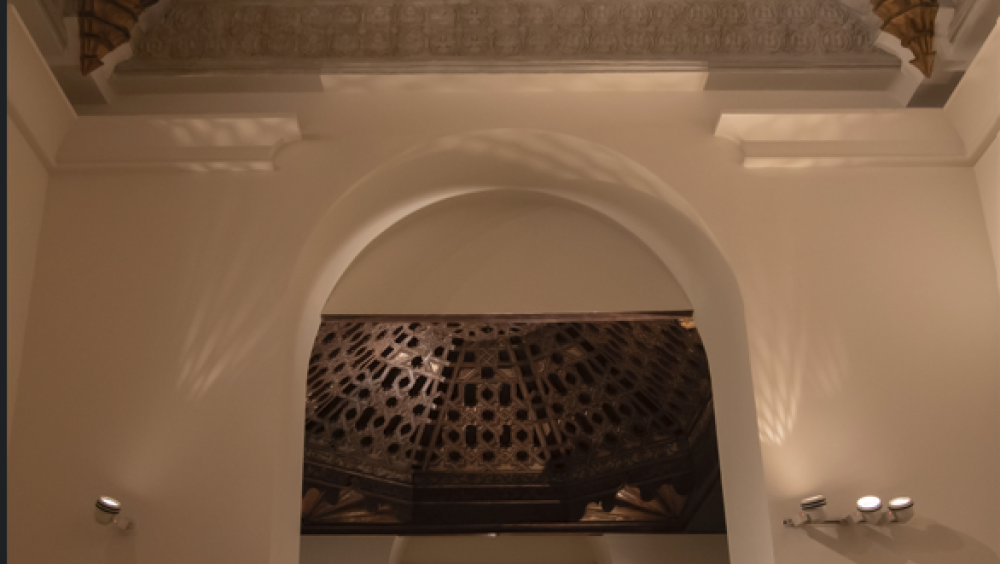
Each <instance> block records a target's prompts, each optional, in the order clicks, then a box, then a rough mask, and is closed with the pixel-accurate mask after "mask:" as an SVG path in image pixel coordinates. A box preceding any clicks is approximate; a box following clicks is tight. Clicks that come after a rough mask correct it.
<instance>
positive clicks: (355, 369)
mask: <svg viewBox="0 0 1000 564" xmlns="http://www.w3.org/2000/svg"><path fill="white" fill-rule="evenodd" d="M685 325H686V326H688V327H691V328H685ZM711 422H712V411H711V383H710V380H709V371H708V362H707V358H706V356H705V351H704V348H703V347H702V345H701V342H700V338H699V337H698V333H697V331H696V330H695V329H694V328H693V326H691V325H690V324H689V322H688V321H687V320H684V319H678V318H674V317H660V318H656V317H649V318H643V319H632V320H615V321H595V320H587V319H579V320H565V321H548V320H531V319H528V320H511V319H504V318H499V319H489V320H484V319H476V320H469V319H461V320H457V319H455V320H444V319H442V320H437V319H432V320H423V321H412V322H405V321H400V320H385V319H371V320H365V319H358V318H353V319H344V318H337V317H332V316H328V317H325V318H324V320H323V323H322V325H321V327H320V330H319V333H318V335H317V338H316V342H315V346H314V350H313V355H312V358H311V359H310V367H309V376H308V402H307V414H306V474H307V476H306V477H307V481H308V480H309V479H310V478H312V479H314V480H317V481H319V482H324V483H327V484H331V485H335V483H336V482H337V480H338V479H339V480H340V484H339V485H340V489H339V490H338V491H339V492H340V493H338V494H337V495H338V498H337V499H338V500H341V501H343V500H347V499H354V498H352V497H351V496H352V495H353V496H357V495H361V496H362V497H363V496H364V494H366V493H367V495H368V497H369V499H377V500H380V502H382V503H384V504H389V505H391V506H394V507H397V509H400V510H399V511H397V512H396V514H397V515H399V516H401V517H400V518H401V519H402V520H404V521H405V520H407V519H411V518H413V515H414V513H413V512H414V511H416V512H417V514H420V501H421V500H424V501H428V500H430V499H433V500H434V501H436V502H441V503H448V502H452V503H459V502H461V501H462V499H465V500H469V499H472V498H475V499H476V500H478V501H491V499H490V496H492V495H494V494H496V495H499V496H500V497H501V498H503V499H495V500H493V501H497V502H500V501H507V502H513V501H524V500H525V499H535V500H541V499H547V498H555V499H556V500H559V501H564V502H566V503H567V504H569V505H573V507H574V508H576V509H578V511H575V513H574V516H575V517H576V518H577V519H579V518H580V517H582V512H583V508H584V507H585V506H586V504H587V503H590V502H595V501H599V500H601V499H605V500H613V499H615V496H616V494H618V493H619V492H621V491H623V490H622V488H623V487H625V486H629V485H630V486H631V487H633V488H636V489H635V492H637V493H636V495H639V492H640V490H641V493H642V494H643V496H644V497H646V498H647V501H648V500H649V498H652V496H653V495H654V494H653V492H655V490H656V489H657V488H660V487H662V486H663V484H664V483H665V482H667V481H669V480H668V478H670V479H673V478H676V475H679V474H683V473H684V471H685V468H686V467H684V461H685V460H687V457H689V456H690V452H691V446H692V444H694V443H696V442H697V441H698V440H699V439H700V437H701V435H702V434H703V433H704V431H705V429H706V428H707V427H708V426H710V424H711ZM712 438H713V440H714V435H713V437H712ZM311 466H312V468H311ZM318 468H319V469H318ZM553 485H558V486H559V488H560V489H558V491H557V490H553V489H552V487H553ZM456 486H462V487H463V488H464V489H465V491H464V493H463V494H461V495H457V496H456V495H455V487H456ZM497 486H504V487H506V488H507V490H506V491H504V492H503V493H502V494H501V493H500V492H499V490H498V489H497ZM500 489H503V488H500ZM345 492H350V495H348V493H345ZM487 492H492V493H487ZM345 495H347V497H344V496H345ZM484 496H485V497H484ZM617 499H619V500H621V499H624V498H623V497H622V496H621V495H619V496H618V498H617ZM326 503H327V504H328V505H331V506H334V505H336V503H337V502H335V501H334V500H327V501H326ZM369 505H370V509H372V510H377V509H378V508H379V505H378V503H370V504H369ZM608 505H613V501H611V502H609V503H608ZM383 509H385V508H383ZM654 513H655V511H654ZM559 518H560V519H561V518H562V517H559ZM590 520H595V519H590Z"/></svg>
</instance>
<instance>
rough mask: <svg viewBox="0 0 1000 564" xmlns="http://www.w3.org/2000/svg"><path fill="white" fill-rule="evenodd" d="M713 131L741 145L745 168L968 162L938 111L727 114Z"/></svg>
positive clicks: (951, 164) (960, 164) (957, 164)
mask: <svg viewBox="0 0 1000 564" xmlns="http://www.w3.org/2000/svg"><path fill="white" fill-rule="evenodd" d="M715 134H716V135H717V136H719V137H724V138H726V139H729V140H730V141H733V142H734V143H736V144H737V145H739V146H740V148H741V149H742V150H743V157H744V158H743V165H744V166H746V167H748V168H807V167H834V166H893V165H896V166H915V165H927V166H966V165H967V164H968V162H967V161H968V159H967V155H966V151H965V147H964V145H963V143H962V140H961V138H960V137H959V136H958V134H957V133H956V132H955V129H954V127H952V124H951V122H950V121H949V120H948V119H947V118H946V116H945V114H944V111H943V110H940V109H919V110H906V109H900V110H896V109H893V110H871V111H865V110H852V111H836V112H829V111H824V112H787V113H767V114H765V113H727V114H723V115H722V116H721V117H720V119H719V124H718V126H717V127H716V129H715Z"/></svg>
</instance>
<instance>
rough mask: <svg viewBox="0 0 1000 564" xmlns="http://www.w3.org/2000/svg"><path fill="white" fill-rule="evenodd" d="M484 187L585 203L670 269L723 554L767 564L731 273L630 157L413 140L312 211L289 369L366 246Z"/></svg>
mask: <svg viewBox="0 0 1000 564" xmlns="http://www.w3.org/2000/svg"><path fill="white" fill-rule="evenodd" d="M493 190H527V191H532V192H537V193H541V194H546V195H550V196H553V197H555V198H558V199H562V200H565V201H569V202H573V203H576V204H579V205H583V206H585V207H587V208H590V209H592V210H594V211H595V212H597V213H600V214H602V215H603V216H605V217H607V218H609V219H610V220H612V221H614V222H616V223H618V224H619V225H621V226H622V227H623V228H625V229H627V230H628V231H630V232H631V233H632V234H633V235H635V236H636V237H637V238H638V239H639V240H640V241H642V242H643V243H645V244H646V246H647V247H648V248H649V249H650V250H651V251H652V252H653V253H654V254H655V255H656V256H657V257H658V258H659V259H660V260H661V261H662V262H663V264H664V265H665V266H666V267H667V268H668V269H669V270H670V271H671V272H672V273H673V274H674V276H676V278H677V280H678V282H679V283H680V285H681V287H682V288H683V290H684V291H685V293H687V295H688V297H689V298H690V300H691V303H692V305H693V306H694V310H695V312H696V317H697V320H698V324H699V329H700V331H701V333H702V336H703V339H704V340H705V342H706V345H707V350H708V354H709V359H710V363H711V364H712V376H713V388H714V390H713V395H714V397H715V403H716V424H717V427H718V438H719V450H720V457H721V459H722V478H723V488H724V490H725V492H726V514H727V523H728V529H729V533H728V537H729V538H728V542H729V547H730V554H731V555H732V558H733V562H734V564H739V563H741V562H773V559H774V557H773V548H772V545H771V533H770V525H769V524H768V522H769V513H768V509H767V496H766V485H765V481H764V474H763V460H762V457H761V453H760V445H759V439H758V434H757V416H756V407H755V404H754V400H753V385H752V381H751V373H750V361H749V349H748V346H747V336H746V324H745V321H744V316H743V303H742V298H741V295H740V291H739V286H738V284H737V281H736V278H735V276H734V275H733V273H732V270H731V269H730V268H729V264H728V261H727V260H726V258H725V257H724V255H723V253H722V252H721V250H720V248H719V246H718V244H717V243H716V241H715V239H714V237H713V236H712V234H711V233H710V231H709V230H708V227H707V225H706V224H705V223H704V221H702V220H701V218H700V217H698V215H697V213H696V212H695V211H694V209H693V208H692V207H691V205H690V204H689V203H688V202H687V201H686V200H684V199H683V198H682V197H681V196H680V195H679V194H678V193H677V192H676V191H675V190H673V189H672V188H670V187H669V186H668V185H667V184H666V183H664V182H663V181H662V180H660V179H659V178H658V177H656V176H655V175H654V174H652V173H651V172H650V171H648V170H647V169H645V168H644V167H642V166H641V165H639V164H638V163H636V162H634V161H632V160H631V159H629V158H627V157H625V156H623V155H621V154H619V153H616V152H614V151H612V150H610V149H607V148H605V147H603V146H600V145H597V144H594V143H592V142H589V141H586V140H583V139H579V138H576V137H570V136H567V135H562V134H555V133H549V132H542V131H531V130H528V131H526V130H490V131H480V132H473V133H468V134H463V135H456V136H451V137H447V138H443V139H439V140H437V141H433V142H431V143H427V144H425V145H422V146H419V147H416V148H414V149H412V150H410V151H408V152H406V153H404V154H402V155H400V156H398V157H396V158H395V159H393V160H391V161H389V162H387V163H385V164H384V165H382V166H381V167H379V168H377V169H376V170H374V171H372V172H371V173H369V174H368V175H367V176H365V177H364V178H363V179H362V180H360V181H359V182H358V183H356V184H355V185H354V186H353V187H351V188H350V189H349V190H348V191H346V192H345V193H344V195H343V196H341V197H340V198H339V199H338V200H337V201H336V202H334V204H333V205H332V207H331V208H330V210H328V212H327V213H326V214H325V215H324V216H323V219H321V221H320V222H319V224H318V226H317V227H316V229H315V230H314V231H313V234H312V235H311V236H310V238H309V240H308V241H307V243H306V245H305V247H304V249H303V251H302V253H301V255H300V257H299V260H298V263H297V265H296V268H295V271H294V272H293V277H292V280H291V287H290V288H291V290H292V292H291V294H290V295H291V296H294V300H295V301H294V302H293V304H294V305H293V307H292V308H290V310H291V311H292V312H293V313H294V312H298V316H297V318H296V319H295V322H296V323H297V335H296V342H295V346H296V350H295V353H296V357H295V363H296V365H295V369H296V372H295V374H300V373H301V374H304V373H305V371H306V368H307V366H306V360H307V359H308V357H309V351H310V347H311V346H312V341H313V339H314V337H315V332H316V326H317V323H318V320H319V313H320V312H321V311H322V308H323V305H324V303H325V302H326V299H327V298H328V297H329V294H330V291H331V290H332V289H333V287H334V286H335V285H336V283H337V281H338V280H339V279H340V277H341V276H342V275H343V273H344V272H345V271H346V270H347V268H348V267H349V266H350V264H351V262H353V260H354V259H355V258H356V257H357V256H358V255H359V254H360V253H361V252H362V251H363V250H364V248H365V247H366V246H367V245H368V244H369V243H371V242H372V241H373V240H375V238H376V237H378V236H379V235H380V234H381V233H383V232H385V231H386V230H387V229H389V228H390V227H391V226H393V225H394V224H396V223H397V222H399V221H400V220H402V219H403V218H405V217H407V216H409V215H410V214H412V213H414V212H416V211H418V210H420V209H423V208H426V207H428V206H431V205H433V204H435V203H438V202H441V201H444V200H446V199H450V198H458V197H461V196H463V195H469V194H474V193H478V192H484V191H493ZM302 384H303V393H304V381H303V382H302ZM303 401H304V399H303ZM727 467H728V468H731V471H729V472H727ZM736 474H738V476H737V475H736Z"/></svg>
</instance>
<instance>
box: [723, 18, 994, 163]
mask: <svg viewBox="0 0 1000 564" xmlns="http://www.w3.org/2000/svg"><path fill="white" fill-rule="evenodd" d="M998 130H1000V25H998V26H997V27H996V28H994V30H993V33H992V34H991V35H990V37H989V39H987V41H986V43H985V44H984V45H983V47H982V49H981V50H980V52H979V54H978V55H977V56H976V59H975V60H974V61H973V62H972V64H971V65H970V66H969V69H968V71H967V72H966V73H965V76H964V77H963V78H962V82H961V83H959V85H958V88H956V90H955V92H954V94H953V95H952V97H951V99H950V100H949V101H948V104H947V105H946V106H945V107H944V108H943V109H936V108H935V109H875V110H844V111H821V112H808V111H795V112H782V113H735V112H734V113H725V114H722V116H720V118H719V123H718V125H717V126H716V129H715V134H716V135H717V136H719V137H724V138H726V139H729V140H730V141H733V142H734V143H736V144H737V145H739V146H740V148H741V149H742V150H743V164H744V166H746V167H748V168H805V167H837V166H966V167H967V166H974V165H975V164H976V162H978V161H979V158H980V157H981V156H982V154H983V152H984V151H985V150H986V147H987V146H988V145H989V143H990V142H991V141H992V140H993V139H995V138H996V136H997V132H998Z"/></svg>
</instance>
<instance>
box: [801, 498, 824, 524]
mask: <svg viewBox="0 0 1000 564" xmlns="http://www.w3.org/2000/svg"><path fill="white" fill-rule="evenodd" d="M799 507H800V508H801V509H802V512H803V513H805V514H806V515H808V516H809V522H810V523H822V522H823V521H826V496H824V495H814V496H812V497H807V498H805V499H803V500H802V502H801V503H800V504H799Z"/></svg>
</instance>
